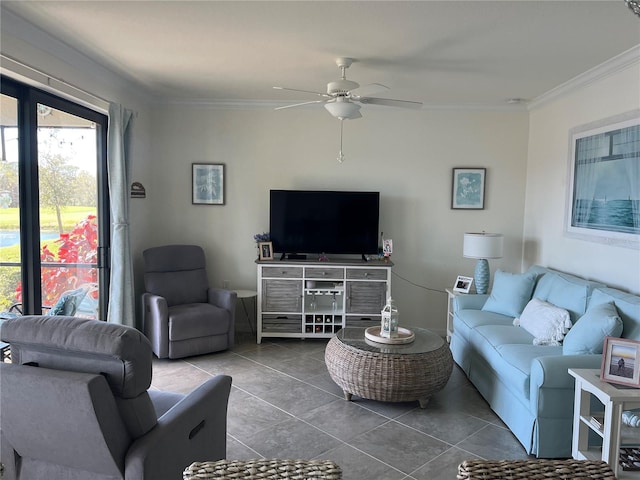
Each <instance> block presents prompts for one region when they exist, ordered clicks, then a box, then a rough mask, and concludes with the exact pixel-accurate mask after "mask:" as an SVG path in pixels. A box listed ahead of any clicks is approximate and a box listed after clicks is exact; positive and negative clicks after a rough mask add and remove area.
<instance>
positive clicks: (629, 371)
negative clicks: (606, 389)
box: [600, 337, 640, 388]
mask: <svg viewBox="0 0 640 480" xmlns="http://www.w3.org/2000/svg"><path fill="white" fill-rule="evenodd" d="M638 362H640V342H638V341H636V340H627V339H626V338H617V337H606V338H605V339H604V347H603V350H602V367H601V369H600V380H602V381H603V382H608V383H619V384H622V385H629V386H631V387H635V388H640V365H639V364H638Z"/></svg>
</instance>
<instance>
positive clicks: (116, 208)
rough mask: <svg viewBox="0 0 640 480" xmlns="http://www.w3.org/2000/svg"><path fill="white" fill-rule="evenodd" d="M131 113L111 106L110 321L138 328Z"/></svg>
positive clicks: (119, 107)
mask: <svg viewBox="0 0 640 480" xmlns="http://www.w3.org/2000/svg"><path fill="white" fill-rule="evenodd" d="M131 117H132V112H131V111H129V110H126V109H124V108H123V107H122V105H118V104H115V103H111V104H110V105H109V129H108V131H107V135H108V139H107V167H108V169H109V195H110V197H111V198H110V199H111V282H110V292H109V310H108V316H107V321H108V322H109V323H119V324H123V325H129V326H132V327H134V326H135V294H134V288H133V287H134V282H133V262H132V259H131V246H130V240H129V195H128V193H129V192H128V190H129V189H128V186H129V177H130V174H129V161H128V154H129V128H130V121H131Z"/></svg>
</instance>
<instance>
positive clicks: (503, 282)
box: [482, 270, 536, 317]
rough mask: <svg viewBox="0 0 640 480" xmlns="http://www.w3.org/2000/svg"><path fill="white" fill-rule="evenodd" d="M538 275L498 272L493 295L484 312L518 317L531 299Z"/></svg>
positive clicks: (494, 280) (488, 300) (484, 307)
mask: <svg viewBox="0 0 640 480" xmlns="http://www.w3.org/2000/svg"><path fill="white" fill-rule="evenodd" d="M535 281H536V274H535V273H533V272H527V273H520V274H518V273H508V272H503V271H502V270H497V271H496V274H495V277H494V278H493V288H492V289H491V295H490V296H489V298H488V299H487V301H486V302H485V304H484V306H483V307H482V310H485V311H488V312H494V313H501V314H502V315H507V316H509V317H517V316H518V315H520V313H522V310H523V309H524V307H525V306H526V305H527V302H528V301H529V299H530V298H531V292H532V291H533V286H534V284H535Z"/></svg>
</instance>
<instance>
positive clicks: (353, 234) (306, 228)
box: [269, 190, 380, 255]
mask: <svg viewBox="0 0 640 480" xmlns="http://www.w3.org/2000/svg"><path fill="white" fill-rule="evenodd" d="M270 202H271V203H270V218H269V232H270V234H271V241H272V242H273V250H274V252H278V253H282V254H291V253H298V254H304V253H311V254H320V253H325V254H358V255H366V254H375V253H376V252H377V251H378V216H379V208H380V193H379V192H337V191H309V190H271V195H270Z"/></svg>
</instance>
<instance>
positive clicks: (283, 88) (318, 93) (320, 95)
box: [273, 87, 331, 98]
mask: <svg viewBox="0 0 640 480" xmlns="http://www.w3.org/2000/svg"><path fill="white" fill-rule="evenodd" d="M273 88H274V89H275V90H288V91H289V92H302V93H311V94H313V95H318V96H319V97H326V98H331V95H328V94H326V93H322V92H312V91H311V90H299V89H297V88H286V87H273Z"/></svg>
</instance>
